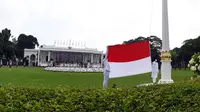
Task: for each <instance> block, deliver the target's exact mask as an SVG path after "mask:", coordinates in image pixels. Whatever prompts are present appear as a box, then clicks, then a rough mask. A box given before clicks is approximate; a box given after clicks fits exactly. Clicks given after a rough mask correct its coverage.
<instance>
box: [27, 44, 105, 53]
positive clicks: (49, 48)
mask: <svg viewBox="0 0 200 112" xmlns="http://www.w3.org/2000/svg"><path fill="white" fill-rule="evenodd" d="M25 51H31V52H32V51H61V52H79V53H94V54H103V51H98V50H97V49H91V48H73V47H56V46H54V45H52V46H50V45H42V46H40V47H39V49H25Z"/></svg>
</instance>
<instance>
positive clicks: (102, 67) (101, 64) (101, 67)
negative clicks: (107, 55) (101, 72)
mask: <svg viewBox="0 0 200 112" xmlns="http://www.w3.org/2000/svg"><path fill="white" fill-rule="evenodd" d="M101 68H103V53H102V54H101Z"/></svg>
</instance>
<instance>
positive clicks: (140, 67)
mask: <svg viewBox="0 0 200 112" xmlns="http://www.w3.org/2000/svg"><path fill="white" fill-rule="evenodd" d="M108 64H109V68H110V75H109V77H110V78H117V77H124V76H131V75H137V74H143V73H147V72H151V71H152V68H151V56H150V45H149V41H142V42H136V43H132V44H122V45H114V46H108Z"/></svg>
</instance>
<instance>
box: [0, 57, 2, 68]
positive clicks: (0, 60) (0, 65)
mask: <svg viewBox="0 0 200 112" xmlns="http://www.w3.org/2000/svg"><path fill="white" fill-rule="evenodd" d="M2 65H3V62H2V59H0V68H1V67H2Z"/></svg>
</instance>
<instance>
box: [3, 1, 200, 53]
mask: <svg viewBox="0 0 200 112" xmlns="http://www.w3.org/2000/svg"><path fill="white" fill-rule="evenodd" d="M0 2H1V4H0V17H1V21H0V24H1V25H0V29H3V28H10V29H11V30H12V34H13V35H14V36H16V37H17V36H18V35H19V34H20V33H26V34H29V35H30V34H31V35H34V36H36V37H37V38H38V40H39V42H40V44H53V43H54V40H69V39H70V38H72V39H74V40H81V41H87V47H92V48H98V49H100V50H105V48H106V46H107V45H112V44H120V43H122V42H123V41H125V40H129V39H132V38H136V37H138V36H149V35H157V36H159V37H160V38H162V16H161V14H162V10H161V0H0ZM199 5H200V1H199V0H169V28H170V29H169V33H170V47H171V48H174V47H179V46H180V45H181V43H182V42H183V41H184V40H185V39H188V38H196V37H197V36H198V35H199V31H200V22H199V19H200V16H199V14H198V12H199V10H200V7H198V6H199Z"/></svg>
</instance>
